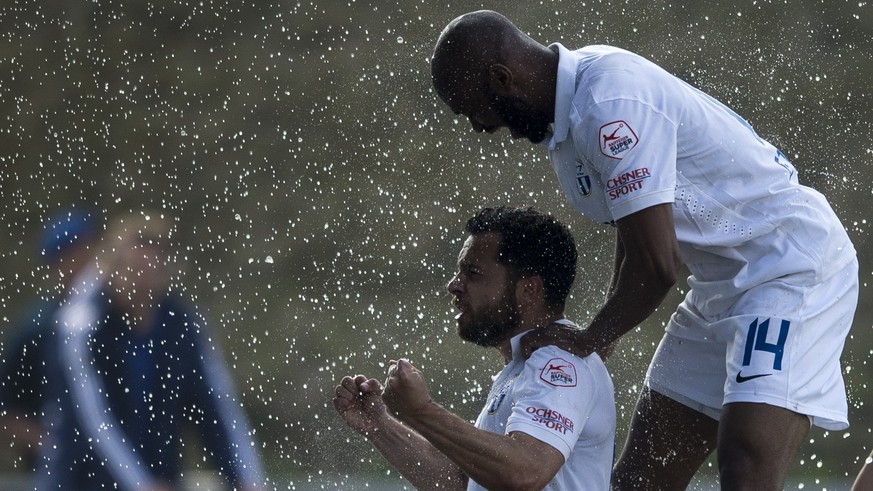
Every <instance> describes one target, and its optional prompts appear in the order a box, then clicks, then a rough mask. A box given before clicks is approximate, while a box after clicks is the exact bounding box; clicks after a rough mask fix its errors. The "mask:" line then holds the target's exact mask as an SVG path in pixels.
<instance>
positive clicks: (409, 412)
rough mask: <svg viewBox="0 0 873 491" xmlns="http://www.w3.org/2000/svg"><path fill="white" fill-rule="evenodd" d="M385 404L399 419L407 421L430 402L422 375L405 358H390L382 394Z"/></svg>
mask: <svg viewBox="0 0 873 491" xmlns="http://www.w3.org/2000/svg"><path fill="white" fill-rule="evenodd" d="M382 399H383V400H384V401H385V405H386V406H388V409H390V410H391V412H393V413H394V414H395V415H396V416H397V417H398V418H400V419H401V420H405V421H408V420H409V419H410V418H413V417H414V416H415V415H417V414H418V413H419V412H421V410H422V409H423V408H424V407H426V406H427V405H428V404H430V403H431V402H432V400H431V398H430V392H428V390H427V384H426V383H425V381H424V375H422V373H421V372H420V371H418V369H417V368H415V367H414V366H412V363H409V362H408V361H407V360H404V359H402V358H401V359H400V360H397V361H394V360H391V361H390V362H389V366H388V379H387V380H386V381H385V392H384V394H383V395H382Z"/></svg>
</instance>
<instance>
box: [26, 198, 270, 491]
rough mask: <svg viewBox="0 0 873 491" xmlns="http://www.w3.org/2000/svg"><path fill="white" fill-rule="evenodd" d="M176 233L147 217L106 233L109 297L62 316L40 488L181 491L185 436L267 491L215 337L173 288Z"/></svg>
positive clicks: (234, 479) (95, 297)
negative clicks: (58, 386) (60, 385)
mask: <svg viewBox="0 0 873 491" xmlns="http://www.w3.org/2000/svg"><path fill="white" fill-rule="evenodd" d="M171 232H172V227H171V224H170V222H169V221H168V220H166V219H164V218H163V217H161V216H160V214H150V213H137V214H130V215H127V216H124V217H122V218H120V219H118V220H116V221H114V222H113V223H112V224H111V225H110V227H109V228H108V230H107V232H106V234H105V236H104V240H103V242H102V245H101V255H100V258H99V259H98V265H99V269H100V270H101V274H102V276H103V278H104V281H103V283H102V285H101V286H100V288H95V289H92V290H90V291H88V292H86V293H84V294H80V295H77V296H76V297H75V298H74V299H71V300H70V301H69V302H68V303H67V304H66V305H64V307H62V309H61V311H60V312H59V313H58V327H59V329H60V330H61V335H60V336H58V339H59V342H58V343H56V348H57V356H56V357H55V360H56V363H57V364H58V365H57V366H56V367H54V368H57V371H55V372H52V373H57V374H58V375H57V377H59V378H63V379H64V380H63V381H64V383H65V384H66V387H67V388H68V390H67V391H64V392H59V393H56V394H52V398H55V399H57V404H56V407H55V408H54V409H55V410H54V411H53V412H51V413H50V414H47V415H46V419H47V421H46V424H45V426H46V427H47V428H48V429H49V431H47V432H46V435H45V437H44V438H45V440H46V441H44V442H43V445H42V447H41V448H42V449H43V452H42V453H41V455H40V457H39V460H38V461H37V466H36V468H37V486H36V489H38V490H44V489H64V490H73V489H97V488H100V489H122V490H145V489H148V490H168V489H178V488H179V486H180V484H181V480H182V477H183V470H184V466H185V462H184V455H185V452H183V448H187V449H189V450H190V449H192V448H196V447H194V445H192V442H189V441H187V440H184V436H185V435H188V434H189V433H183V431H182V430H183V427H184V426H185V425H188V424H189V423H191V424H193V426H194V429H195V432H194V433H193V434H195V435H196V436H197V441H199V442H200V443H201V444H202V447H201V448H202V453H203V454H204V456H205V457H207V459H208V460H209V461H210V462H211V464H213V466H214V468H215V470H216V471H217V472H218V474H219V475H220V476H221V477H222V478H223V479H224V480H225V481H226V482H227V483H228V484H231V485H233V487H234V489H245V490H249V489H262V486H263V485H264V474H263V471H262V468H261V463H260V457H259V455H258V453H257V451H256V447H255V442H254V437H253V434H252V431H251V429H250V427H249V424H248V421H247V418H246V415H245V413H244V411H243V410H242V408H241V405H240V402H239V397H238V395H237V392H236V390H235V388H234V386H233V383H232V380H231V377H230V374H229V373H228V370H227V367H226V365H225V363H224V361H223V360H222V358H221V357H220V355H219V351H218V349H217V346H215V343H214V337H213V336H211V335H210V334H209V332H208V329H207V326H206V324H205V322H204V319H203V318H202V317H201V316H200V315H199V313H198V312H197V309H196V308H195V307H194V306H193V304H191V303H190V302H188V301H186V300H185V299H183V298H182V297H181V296H180V295H178V294H177V293H176V292H174V291H173V290H172V289H171V277H172V269H171V267H170V260H171V258H172V253H171V252H170V249H169V240H170V236H171Z"/></svg>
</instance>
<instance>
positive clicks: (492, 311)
mask: <svg viewBox="0 0 873 491" xmlns="http://www.w3.org/2000/svg"><path fill="white" fill-rule="evenodd" d="M508 291H509V292H511V293H507V294H506V295H503V297H502V299H501V301H500V303H499V304H498V305H491V306H489V307H488V308H487V309H486V310H480V311H478V312H474V311H472V310H466V311H464V314H465V316H467V317H468V318H467V319H466V320H464V322H462V320H461V319H458V323H457V330H458V336H460V337H461V339H463V340H464V341H469V342H471V343H475V344H477V345H479V346H484V347H487V348H493V347H494V346H497V345H498V344H500V343H501V342H503V341H504V340H505V339H506V336H507V335H508V334H509V333H511V332H513V331H514V330H515V329H516V328H517V327H518V324H519V315H518V303H517V302H516V301H515V292H514V291H512V290H508Z"/></svg>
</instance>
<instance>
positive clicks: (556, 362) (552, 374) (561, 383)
mask: <svg viewBox="0 0 873 491" xmlns="http://www.w3.org/2000/svg"><path fill="white" fill-rule="evenodd" d="M540 379H541V380H542V381H543V382H545V383H547V384H550V385H554V386H555V387H576V367H575V366H573V364H572V363H570V362H569V361H567V360H565V359H563V358H552V359H551V360H549V361H548V362H547V363H546V364H545V366H544V367H543V369H542V371H540Z"/></svg>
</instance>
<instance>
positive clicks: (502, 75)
mask: <svg viewBox="0 0 873 491" xmlns="http://www.w3.org/2000/svg"><path fill="white" fill-rule="evenodd" d="M513 81H514V76H513V74H512V70H510V69H509V67H507V66H506V65H501V64H499V63H495V64H493V65H491V66H490V67H489V68H488V86H489V87H490V88H491V90H492V91H494V92H495V93H496V94H498V95H504V94H506V93H508V92H509V91H510V88H511V87H512V84H513Z"/></svg>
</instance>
